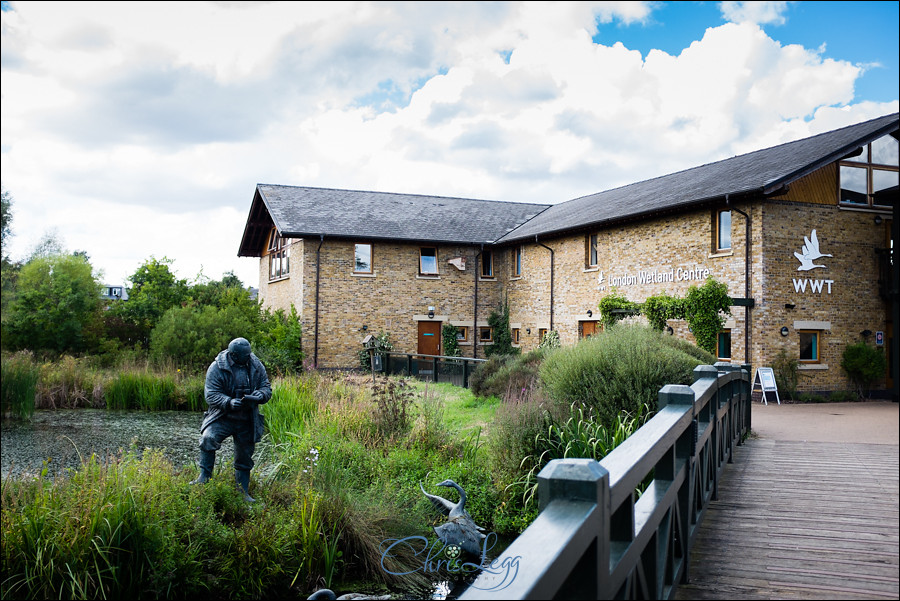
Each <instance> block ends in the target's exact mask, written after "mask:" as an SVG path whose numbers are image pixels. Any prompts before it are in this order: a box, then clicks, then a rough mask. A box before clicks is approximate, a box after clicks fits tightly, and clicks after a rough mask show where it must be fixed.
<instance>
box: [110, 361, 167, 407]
mask: <svg viewBox="0 0 900 601" xmlns="http://www.w3.org/2000/svg"><path fill="white" fill-rule="evenodd" d="M103 396H104V398H105V400H106V408H107V409H144V410H149V411H161V410H164V409H174V408H175V407H176V402H175V400H176V398H177V393H176V386H175V378H174V377H173V376H171V375H159V374H154V373H150V372H149V371H137V370H132V371H124V372H120V373H117V374H115V375H113V376H112V378H111V379H110V380H109V381H107V382H106V384H105V386H104V387H103Z"/></svg>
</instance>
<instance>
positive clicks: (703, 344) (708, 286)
mask: <svg viewBox="0 0 900 601" xmlns="http://www.w3.org/2000/svg"><path fill="white" fill-rule="evenodd" d="M731 302H732V301H731V297H729V296H728V286H727V285H726V284H723V283H722V282H717V281H716V280H715V279H713V278H707V280H706V282H705V283H704V284H703V285H702V286H699V287H698V286H691V287H690V288H688V292H687V296H686V297H685V299H684V318H685V319H686V320H687V322H688V324H689V325H690V326H691V331H692V332H693V333H694V338H695V339H696V340H697V346H699V347H700V348H702V349H704V350H706V351H709V352H710V353H715V352H716V339H717V338H718V335H719V332H720V331H721V330H722V326H723V325H724V324H725V318H724V316H723V315H731Z"/></svg>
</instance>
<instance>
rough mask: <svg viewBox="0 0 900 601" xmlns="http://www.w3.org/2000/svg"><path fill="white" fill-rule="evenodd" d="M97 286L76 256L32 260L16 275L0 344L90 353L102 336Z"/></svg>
mask: <svg viewBox="0 0 900 601" xmlns="http://www.w3.org/2000/svg"><path fill="white" fill-rule="evenodd" d="M100 323H101V304H100V284H99V283H98V282H97V280H96V279H95V277H94V274H93V270H92V268H91V265H90V263H88V262H87V261H86V260H85V259H84V258H83V257H81V256H75V255H53V256H49V257H41V258H37V259H34V260H32V261H31V262H29V263H27V264H26V265H24V266H23V267H22V269H21V271H20V272H19V276H18V281H17V295H16V298H15V300H14V301H13V302H12V303H11V306H10V311H9V316H8V317H7V319H6V320H5V321H4V324H3V325H4V328H3V344H4V345H5V346H7V347H9V348H13V349H24V348H28V349H31V350H47V351H53V352H57V353H63V352H85V351H90V350H93V349H94V348H95V347H96V345H97V342H98V340H99V337H100V332H99V329H100Z"/></svg>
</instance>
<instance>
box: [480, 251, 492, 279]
mask: <svg viewBox="0 0 900 601" xmlns="http://www.w3.org/2000/svg"><path fill="white" fill-rule="evenodd" d="M479 276H480V278H481V279H482V280H493V279H494V251H492V250H483V251H481V271H480V272H479Z"/></svg>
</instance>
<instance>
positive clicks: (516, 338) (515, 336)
mask: <svg viewBox="0 0 900 601" xmlns="http://www.w3.org/2000/svg"><path fill="white" fill-rule="evenodd" d="M520 333H521V329H519V328H513V329H512V343H513V344H515V345H517V346H518V344H519V336H520V335H521V334H520Z"/></svg>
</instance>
